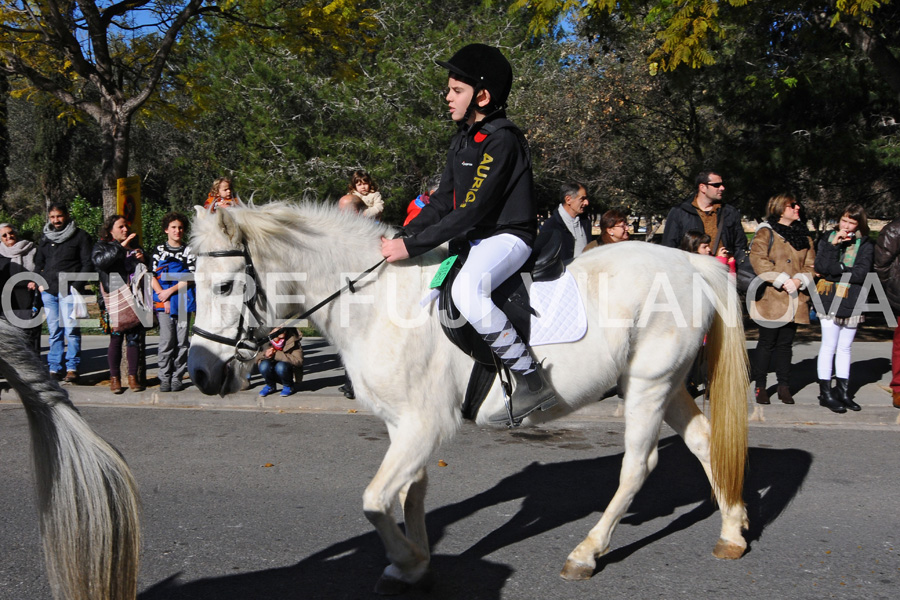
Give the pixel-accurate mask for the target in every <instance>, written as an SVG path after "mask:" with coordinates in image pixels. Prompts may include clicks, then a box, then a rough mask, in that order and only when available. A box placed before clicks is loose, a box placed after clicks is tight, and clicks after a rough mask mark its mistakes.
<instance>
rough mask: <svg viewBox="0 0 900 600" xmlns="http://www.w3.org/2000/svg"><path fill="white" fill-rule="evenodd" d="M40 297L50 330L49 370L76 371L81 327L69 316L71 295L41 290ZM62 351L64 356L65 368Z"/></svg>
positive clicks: (53, 371) (78, 362) (57, 371)
mask: <svg viewBox="0 0 900 600" xmlns="http://www.w3.org/2000/svg"><path fill="white" fill-rule="evenodd" d="M41 299H42V300H43V301H44V314H46V315H47V329H48V330H49V332H50V351H49V352H48V353H47V366H48V367H49V368H50V372H51V373H61V372H63V371H75V372H78V365H79V364H80V363H81V329H80V328H79V327H77V326H76V324H75V319H73V318H72V317H71V314H72V297H71V296H66V295H63V294H58V295H54V294H51V293H49V292H41ZM63 352H65V358H66V364H65V369H64V368H63Z"/></svg>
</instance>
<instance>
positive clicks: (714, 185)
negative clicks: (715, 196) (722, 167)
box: [703, 181, 725, 188]
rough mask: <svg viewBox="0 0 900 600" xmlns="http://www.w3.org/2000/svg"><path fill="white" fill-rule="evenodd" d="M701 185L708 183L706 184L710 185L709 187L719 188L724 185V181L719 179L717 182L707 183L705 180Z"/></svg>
mask: <svg viewBox="0 0 900 600" xmlns="http://www.w3.org/2000/svg"><path fill="white" fill-rule="evenodd" d="M703 185H708V186H711V187H714V188H720V187H722V186H723V185H725V182H724V181H719V182H718V183H709V182H707V183H704V184H703Z"/></svg>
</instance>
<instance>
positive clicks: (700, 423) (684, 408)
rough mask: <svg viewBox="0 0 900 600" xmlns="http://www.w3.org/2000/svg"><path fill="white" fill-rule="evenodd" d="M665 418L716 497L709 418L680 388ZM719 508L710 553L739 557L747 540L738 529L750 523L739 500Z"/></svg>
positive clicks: (721, 505) (730, 557)
mask: <svg viewBox="0 0 900 600" xmlns="http://www.w3.org/2000/svg"><path fill="white" fill-rule="evenodd" d="M665 419H666V423H668V424H669V426H670V427H671V428H672V429H674V430H675V431H676V432H677V433H678V435H680V436H681V437H682V439H684V442H685V444H686V445H687V447H688V449H689V450H690V451H691V452H692V453H693V454H694V456H696V457H697V459H698V460H699V461H700V464H701V465H702V466H703V471H704V472H705V473H706V477H707V479H709V483H710V485H711V486H712V488H713V494H714V495H715V496H716V497H717V498H719V497H720V495H719V494H716V485H715V482H714V481H713V477H712V467H711V466H710V458H709V436H710V428H709V420H708V419H707V418H706V415H704V414H703V413H702V412H701V411H700V409H699V408H698V407H697V403H696V402H694V399H693V398H691V396H690V394H688V393H687V390H685V389H683V388H682V389H680V390H679V391H678V392H677V393H676V394H675V395H674V397H673V398H672V401H671V402H670V403H669V406H668V407H667V409H666V416H665ZM719 510H720V512H721V513H722V530H721V533H720V534H719V540H718V542H717V543H716V547H715V549H714V550H713V555H714V556H715V557H716V558H729V559H736V558H740V557H741V556H743V555H744V551H745V550H746V549H747V542H746V540H745V539H744V536H743V533H742V530H744V529H747V528H748V527H749V526H750V523H749V521H748V520H747V510H746V508H745V507H744V504H743V503H738V504H736V505H723V504H722V503H721V502H719Z"/></svg>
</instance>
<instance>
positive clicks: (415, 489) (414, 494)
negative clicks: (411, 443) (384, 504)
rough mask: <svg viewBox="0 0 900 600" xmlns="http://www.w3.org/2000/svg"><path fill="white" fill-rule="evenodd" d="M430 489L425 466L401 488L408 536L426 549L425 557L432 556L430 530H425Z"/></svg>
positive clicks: (417, 545)
mask: <svg viewBox="0 0 900 600" xmlns="http://www.w3.org/2000/svg"><path fill="white" fill-rule="evenodd" d="M426 491H428V472H427V471H426V470H425V467H422V468H421V469H419V472H418V473H416V477H415V479H413V480H412V481H410V482H409V484H408V485H407V486H406V487H404V488H403V489H401V490H400V504H401V506H403V522H404V523H405V525H406V527H405V529H406V537H408V538H409V539H410V541H411V542H412V543H413V544H415V545H416V547H418V548H420V549H422V550H424V551H425V558H426V559H429V560H430V558H431V549H430V548H429V546H428V532H427V531H426V530H425V492H426Z"/></svg>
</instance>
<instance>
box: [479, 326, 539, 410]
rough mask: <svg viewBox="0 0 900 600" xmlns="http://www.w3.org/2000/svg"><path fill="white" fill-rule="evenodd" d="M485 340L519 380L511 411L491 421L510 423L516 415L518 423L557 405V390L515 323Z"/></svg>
mask: <svg viewBox="0 0 900 600" xmlns="http://www.w3.org/2000/svg"><path fill="white" fill-rule="evenodd" d="M484 339H485V340H486V341H487V342H488V344H489V345H490V347H491V350H492V351H493V352H494V353H495V354H496V355H497V356H498V357H499V358H500V361H501V362H502V363H503V364H504V365H506V367H507V368H508V369H509V370H510V372H511V373H512V375H513V379H515V387H514V388H513V393H512V397H511V398H510V400H509V401H510V405H511V407H512V408H511V411H507V410H506V407H504V409H503V410H501V411H499V412H496V413H494V414H493V415H491V416H490V418H489V419H488V421H490V422H491V423H509V413H510V412H512V420H513V423H515V424H518V423H519V422H520V421H521V420H522V419H524V418H525V417H527V416H528V415H530V414H531V413H533V412H534V411H536V410H538V409H540V410H549V409H550V408H552V407H553V406H554V405H556V390H555V389H553V386H552V385H551V384H550V382H549V381H547V379H546V377H544V369H543V368H542V367H541V365H540V363H538V362H537V361H535V360H534V359H533V358H532V356H531V353H530V352H529V350H528V347H527V346H525V344H524V342H522V340H521V339H520V338H519V336H518V335H517V334H516V332H515V329H513V327H512V324H511V323H509V322H507V323H506V325H505V327H504V328H503V329H502V330H501V331H500V332H498V333H495V334H489V335H486V336H485V338H484Z"/></svg>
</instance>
